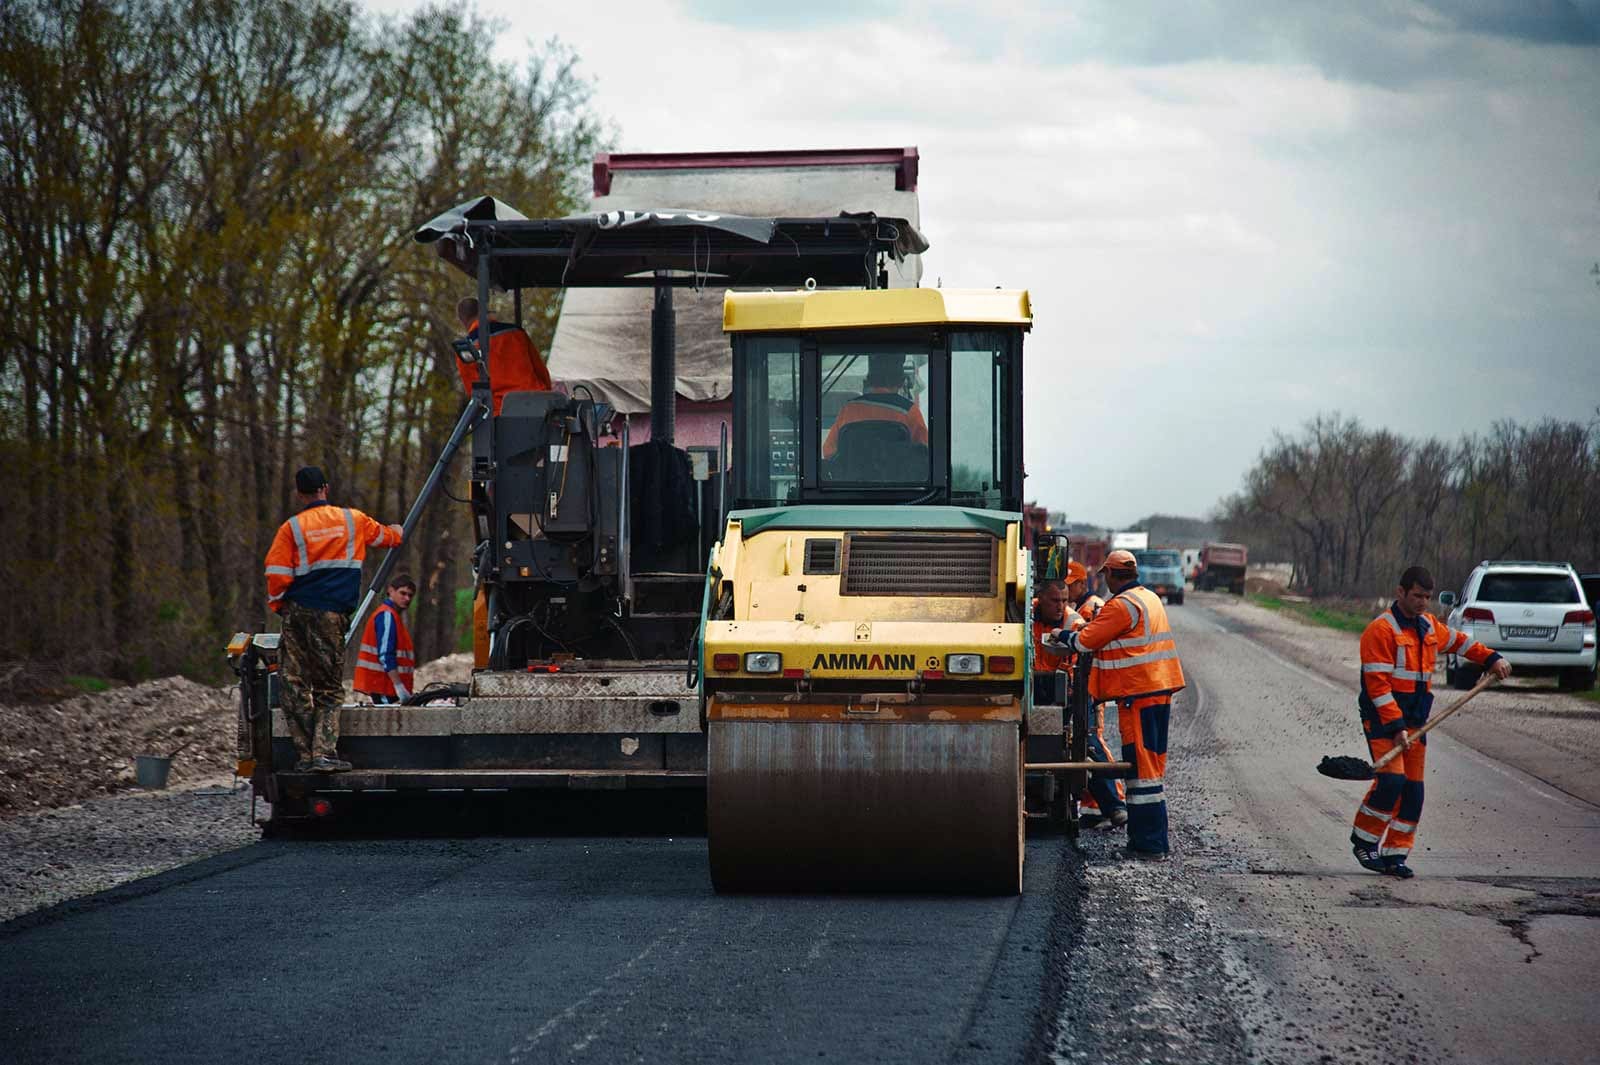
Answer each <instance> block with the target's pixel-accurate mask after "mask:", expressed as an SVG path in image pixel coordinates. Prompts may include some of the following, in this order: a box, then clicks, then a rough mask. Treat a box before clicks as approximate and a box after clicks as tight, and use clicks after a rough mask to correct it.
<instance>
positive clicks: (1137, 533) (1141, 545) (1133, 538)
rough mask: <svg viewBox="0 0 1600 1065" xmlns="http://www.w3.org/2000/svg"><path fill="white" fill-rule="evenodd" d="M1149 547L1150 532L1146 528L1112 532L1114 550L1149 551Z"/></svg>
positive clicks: (1112, 548)
mask: <svg viewBox="0 0 1600 1065" xmlns="http://www.w3.org/2000/svg"><path fill="white" fill-rule="evenodd" d="M1149 548H1150V534H1149V533H1148V532H1147V531H1145V530H1144V529H1126V530H1124V531H1122V532H1114V533H1112V534H1111V550H1113V551H1147V550H1149Z"/></svg>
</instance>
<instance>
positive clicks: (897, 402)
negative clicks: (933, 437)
mask: <svg viewBox="0 0 1600 1065" xmlns="http://www.w3.org/2000/svg"><path fill="white" fill-rule="evenodd" d="M905 366H906V363H905V358H904V356H901V355H889V354H884V353H882V352H879V353H877V354H873V355H869V356H867V379H866V382H865V390H864V391H863V392H862V393H861V394H860V395H859V396H857V397H856V398H854V399H852V400H850V401H849V402H848V403H846V404H845V405H844V406H842V407H840V408H839V415H838V417H836V418H834V420H833V428H831V429H829V430H828V436H827V439H825V440H823V442H822V457H823V458H825V459H831V458H833V457H834V456H835V455H836V454H838V452H839V430H840V429H843V428H844V427H845V426H847V425H850V424H852V423H853V422H897V423H899V424H900V425H904V426H905V427H906V431H907V433H908V434H909V435H910V438H911V442H912V443H913V444H921V445H922V446H923V447H927V446H928V423H927V422H925V421H924V420H923V418H922V411H921V409H920V408H919V407H918V406H917V404H916V401H915V400H913V399H912V398H911V397H910V396H907V395H906V394H905V388H906V369H905Z"/></svg>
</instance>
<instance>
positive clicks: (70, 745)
mask: <svg viewBox="0 0 1600 1065" xmlns="http://www.w3.org/2000/svg"><path fill="white" fill-rule="evenodd" d="M471 669H472V656H471V655H450V656H448V657H446V658H441V659H436V660H435V661H433V662H429V663H427V664H426V665H423V666H421V667H419V668H418V670H417V684H418V686H419V688H420V687H422V686H425V685H427V684H430V683H433V682H436V681H464V680H466V679H467V677H468V675H469V674H470V672H471ZM347 690H348V689H347ZM238 698H239V693H238V688H237V687H236V686H234V685H226V686H222V687H212V686H209V685H205V684H199V683H196V682H195V681H192V680H187V679H185V678H183V677H162V678H159V679H157V680H150V681H145V682H144V683H142V684H135V685H131V686H128V687H123V688H113V689H112V690H110V691H104V692H96V693H93V694H84V695H77V696H73V697H72V698H69V699H65V700H62V701H60V702H54V703H35V704H27V703H16V704H5V703H0V819H4V818H8V817H15V816H17V815H19V814H24V813H29V812H32V811H37V810H42V809H49V808H52V807H58V806H67V805H70V804H72V803H77V802H82V801H84V800H85V799H91V798H94V797H96V796H100V795H110V794H114V793H117V792H121V791H126V790H128V789H130V788H133V787H134V786H135V782H134V759H135V758H136V757H137V756H139V755H141V754H149V755H159V756H169V755H175V756H174V757H173V759H172V771H171V775H170V777H169V778H168V786H169V787H171V788H174V789H179V788H184V787H188V786H192V785H195V784H199V783H201V782H203V781H207V780H214V779H216V778H219V777H229V776H231V775H232V774H233V771H234V768H235V765H236V761H235V759H236V757H237V746H236V744H237V717H238Z"/></svg>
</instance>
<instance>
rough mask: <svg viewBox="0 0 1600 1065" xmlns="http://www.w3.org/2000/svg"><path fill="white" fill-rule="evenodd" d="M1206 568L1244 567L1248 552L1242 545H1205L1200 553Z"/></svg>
mask: <svg viewBox="0 0 1600 1065" xmlns="http://www.w3.org/2000/svg"><path fill="white" fill-rule="evenodd" d="M1200 557H1201V559H1202V560H1203V561H1204V562H1205V564H1206V565H1208V566H1241V567H1242V566H1244V565H1245V562H1246V559H1247V558H1248V557H1249V552H1248V550H1247V549H1246V548H1245V546H1244V545H1243V544H1207V545H1206V546H1205V548H1204V549H1203V550H1202V551H1201V552H1200Z"/></svg>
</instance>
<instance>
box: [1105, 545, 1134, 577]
mask: <svg viewBox="0 0 1600 1065" xmlns="http://www.w3.org/2000/svg"><path fill="white" fill-rule="evenodd" d="M1100 568H1101V569H1114V570H1128V571H1130V572H1132V573H1138V572H1139V560H1138V559H1136V558H1134V557H1133V552H1132V551H1124V550H1123V549H1122V548H1120V547H1119V548H1117V549H1116V550H1115V551H1113V552H1111V554H1109V555H1107V556H1106V560H1105V562H1104V563H1102V564H1101V566H1100Z"/></svg>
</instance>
